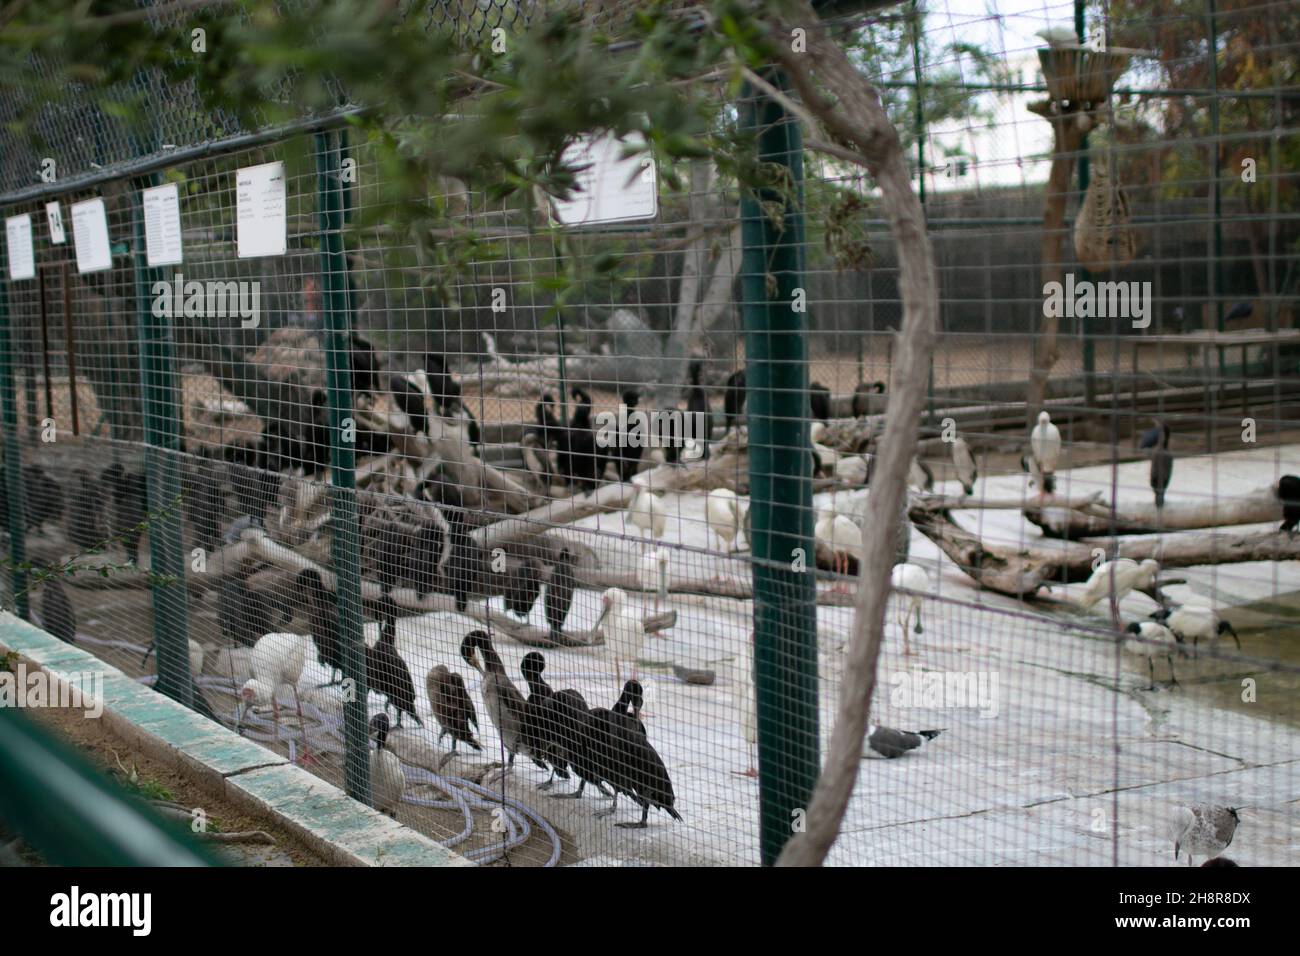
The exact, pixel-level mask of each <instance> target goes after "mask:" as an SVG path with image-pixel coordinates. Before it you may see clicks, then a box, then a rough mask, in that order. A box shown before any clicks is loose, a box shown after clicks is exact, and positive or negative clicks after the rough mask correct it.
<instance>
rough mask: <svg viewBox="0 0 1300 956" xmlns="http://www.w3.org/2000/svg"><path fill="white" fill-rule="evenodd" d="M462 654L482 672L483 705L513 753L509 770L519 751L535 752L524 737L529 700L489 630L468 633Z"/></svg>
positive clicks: (471, 665) (541, 765) (539, 763)
mask: <svg viewBox="0 0 1300 956" xmlns="http://www.w3.org/2000/svg"><path fill="white" fill-rule="evenodd" d="M476 653H477V655H478V656H479V657H482V659H483V663H482V664H480V663H479V662H478V660H477V658H476V657H475V654H476ZM460 656H461V657H462V658H463V659H464V661H465V663H466V664H468V665H469V666H470V667H472V668H474V669H475V670H477V671H479V672H481V673H482V675H483V704H484V706H485V707H486V708H487V713H488V717H489V718H490V719H491V721H492V724H493V725H494V726H495V727H496V729H497V733H498V734H499V735H500V737H501V743H502V745H503V746H504V747H505V749H506V752H507V753H508V754H509V755H510V759H509V760H508V761H507V762H506V769H507V770H509V769H510V768H512V767H513V766H514V765H515V756H516V755H517V754H520V753H524V754H531V753H532V751H531V749H530V748H529V746H528V743H529V742H528V741H527V740H526V739H525V738H524V710H525V709H526V707H527V701H526V700H524V695H523V694H521V693H519V688H517V687H516V686H515V685H514V682H513V681H512V680H511V679H510V675H509V674H508V673H506V665H505V664H504V663H503V662H502V660H501V656H500V655H499V654H497V652H496V648H494V647H493V646H492V639H491V638H490V637H489V636H488V634H487V632H486V631H470V632H469V633H468V634H466V635H465V639H464V640H462V641H461V643H460ZM533 762H534V763H536V764H537V765H538V766H539V767H545V766H546V765H545V764H544V763H542V762H541V761H539V760H538V759H537V757H536V756H534V757H533Z"/></svg>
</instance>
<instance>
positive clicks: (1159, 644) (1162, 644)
mask: <svg viewBox="0 0 1300 956" xmlns="http://www.w3.org/2000/svg"><path fill="white" fill-rule="evenodd" d="M1124 633H1125V634H1132V635H1133V636H1132V637H1130V638H1128V639H1126V640H1125V641H1124V650H1126V651H1128V652H1129V653H1130V654H1139V655H1141V656H1143V657H1145V658H1146V659H1147V671H1148V673H1149V674H1150V676H1151V683H1150V685H1149V686H1148V687H1147V690H1155V689H1156V658H1157V657H1163V658H1164V659H1165V660H1167V661H1168V662H1169V683H1170V684H1172V685H1173V686H1175V687H1176V686H1177V685H1178V677H1177V676H1176V675H1175V674H1174V651H1179V652H1180V653H1181V652H1182V649H1181V648H1180V647H1179V646H1178V645H1180V644H1182V643H1183V639H1182V638H1181V637H1179V636H1178V635H1177V634H1175V633H1174V632H1173V631H1171V630H1170V629H1169V628H1167V627H1165V626H1164V625H1163V624H1157V623H1156V622H1155V621H1134V622H1133V623H1131V624H1130V625H1129V626H1128V627H1126V628H1124Z"/></svg>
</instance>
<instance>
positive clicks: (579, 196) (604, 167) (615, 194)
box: [555, 134, 659, 226]
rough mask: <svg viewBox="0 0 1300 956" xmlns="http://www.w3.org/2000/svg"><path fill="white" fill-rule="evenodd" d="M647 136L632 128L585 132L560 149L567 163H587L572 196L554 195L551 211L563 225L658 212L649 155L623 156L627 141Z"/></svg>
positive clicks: (637, 142)
mask: <svg viewBox="0 0 1300 956" xmlns="http://www.w3.org/2000/svg"><path fill="white" fill-rule="evenodd" d="M644 142H645V140H644V139H643V138H642V137H641V136H640V135H639V134H632V135H630V136H628V137H627V138H626V139H624V140H620V139H618V138H617V137H615V136H612V135H606V136H599V137H591V136H586V137H583V138H582V139H580V140H578V141H576V142H575V143H574V144H573V145H572V146H570V147H569V148H568V149H567V150H565V152H564V162H565V164H566V165H572V166H585V167H586V168H585V169H583V170H582V171H581V172H580V173H578V189H577V191H575V192H574V194H573V196H572V198H570V199H567V200H558V199H557V200H556V201H555V215H556V218H557V219H559V221H560V223H561V224H562V225H565V226H590V225H595V224H597V223H606V222H630V221H632V220H635V219H653V218H654V217H655V216H656V215H658V213H659V188H658V182H657V177H656V171H655V162H654V159H653V157H650V156H647V155H645V154H639V155H636V156H630V157H626V158H625V157H624V156H623V153H624V151H625V150H626V148H627V147H628V146H640V145H642V144H643V143H644Z"/></svg>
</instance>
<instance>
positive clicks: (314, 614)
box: [293, 568, 343, 687]
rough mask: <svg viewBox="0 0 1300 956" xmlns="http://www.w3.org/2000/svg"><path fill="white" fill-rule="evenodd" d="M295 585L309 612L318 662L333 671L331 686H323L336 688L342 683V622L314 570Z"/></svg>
mask: <svg viewBox="0 0 1300 956" xmlns="http://www.w3.org/2000/svg"><path fill="white" fill-rule="evenodd" d="M293 583H294V591H295V592H296V593H297V595H298V599H299V601H300V602H301V603H302V604H303V605H305V606H306V608H307V621H308V623H309V624H310V626H311V639H312V642H313V643H314V644H315V645H316V660H318V661H319V662H320V663H321V666H322V667H328V668H329V669H330V680H329V683H327V684H325V685H323V686H325V687H329V686H330V685H332V684H337V683H338V682H339V681H340V680H342V676H341V675H342V673H343V645H342V642H341V641H340V640H339V619H338V613H337V612H336V610H335V608H334V602H333V601H331V600H330V596H329V592H328V591H327V590H326V589H325V582H324V581H322V580H321V576H320V573H319V572H317V571H316V570H314V569H311V568H309V569H307V570H305V571H299V572H298V575H297V577H295V578H294V582H293ZM336 674H337V675H339V676H336Z"/></svg>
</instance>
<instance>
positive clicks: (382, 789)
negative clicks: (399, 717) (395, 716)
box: [370, 714, 406, 820]
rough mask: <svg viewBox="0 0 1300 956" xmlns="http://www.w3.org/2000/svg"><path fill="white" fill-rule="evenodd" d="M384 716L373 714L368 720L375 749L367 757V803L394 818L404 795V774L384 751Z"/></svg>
mask: <svg viewBox="0 0 1300 956" xmlns="http://www.w3.org/2000/svg"><path fill="white" fill-rule="evenodd" d="M388 730H389V725H388V715H387V714H375V716H373V717H371V718H370V733H371V736H373V737H374V738H375V749H374V750H373V751H372V752H371V754H370V796H371V798H372V800H371V802H372V803H373V804H374V807H375V809H376V810H378V811H379V812H380V813H386V814H388V815H389V816H390V817H392V818H393V819H394V820H396V819H397V805H398V804H399V803H401V802H402V795H403V794H405V793H406V774H404V773H402V761H400V760H398V759H397V754H395V753H393V752H392V751H391V750H389V749H388Z"/></svg>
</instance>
